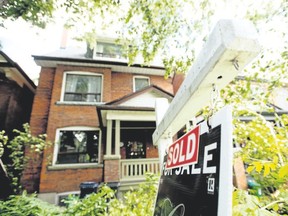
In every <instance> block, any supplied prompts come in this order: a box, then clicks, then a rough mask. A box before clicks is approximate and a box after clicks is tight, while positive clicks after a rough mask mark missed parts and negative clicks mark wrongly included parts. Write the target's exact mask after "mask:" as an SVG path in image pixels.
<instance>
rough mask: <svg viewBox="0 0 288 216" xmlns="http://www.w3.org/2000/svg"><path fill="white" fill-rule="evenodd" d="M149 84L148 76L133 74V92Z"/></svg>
mask: <svg viewBox="0 0 288 216" xmlns="http://www.w3.org/2000/svg"><path fill="white" fill-rule="evenodd" d="M149 85H150V79H149V77H144V76H135V77H134V82H133V89H134V92H135V91H138V90H141V89H143V88H145V87H147V86H149Z"/></svg>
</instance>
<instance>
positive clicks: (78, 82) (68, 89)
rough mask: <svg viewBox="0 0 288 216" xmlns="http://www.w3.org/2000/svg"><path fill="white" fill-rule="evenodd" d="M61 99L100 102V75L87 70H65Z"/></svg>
mask: <svg viewBox="0 0 288 216" xmlns="http://www.w3.org/2000/svg"><path fill="white" fill-rule="evenodd" d="M63 101H68V102H69V101H70V102H101V101H102V75H100V74H95V73H89V72H66V73H65V86H64V94H63Z"/></svg>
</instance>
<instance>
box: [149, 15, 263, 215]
mask: <svg viewBox="0 0 288 216" xmlns="http://www.w3.org/2000/svg"><path fill="white" fill-rule="evenodd" d="M259 52H260V45H259V43H258V40H257V33H256V30H255V28H254V26H253V25H252V23H251V22H248V21H243V20H220V21H219V22H218V23H217V24H216V26H215V28H214V29H213V31H212V33H211V35H210V37H209V38H208V41H207V43H206V44H205V46H204V47H203V49H202V51H201V53H200V54H199V56H198V58H197V59H196V61H195V63H194V65H193V66H192V68H191V69H190V71H189V72H188V74H187V76H186V78H185V80H184V82H183V83H182V85H181V87H180V89H179V91H178V92H177V94H176V96H175V98H174V99H173V101H172V102H171V104H170V106H169V107H168V109H167V111H166V112H165V115H164V116H163V110H162V111H159V110H160V108H159V107H158V108H157V107H156V116H158V117H156V119H157V128H156V130H155V132H154V134H153V143H154V145H158V148H159V157H160V161H161V162H163V159H164V155H165V151H169V152H167V156H166V157H167V158H166V160H165V164H164V166H162V168H163V169H164V170H165V169H166V165H167V162H169V163H170V164H169V165H168V166H171V167H170V168H169V169H168V171H167V170H166V172H168V174H169V175H168V176H170V174H171V175H176V174H177V172H176V171H177V170H178V172H180V171H179V170H181V169H182V170H183V169H186V171H185V172H186V174H188V172H189V174H188V175H190V174H191V172H200V171H199V169H198V171H196V169H192V168H193V167H194V166H195V164H197V163H199V161H195V158H193V159H192V156H191V155H192V153H193V154H194V152H193V151H194V150H195V146H193V144H191V143H190V144H191V145H190V146H189V142H192V143H197V141H195V140H197V139H196V138H193V137H190V138H189V137H185V138H183V140H182V141H181V140H180V141H179V143H174V144H172V142H171V140H172V138H171V137H172V136H174V135H175V134H176V133H177V132H178V131H179V130H180V129H181V128H182V127H183V126H184V125H185V124H186V123H187V122H188V121H189V120H191V119H192V118H193V117H194V116H195V115H196V113H197V112H199V111H200V109H201V108H203V107H205V106H206V105H208V103H209V101H210V94H211V92H212V89H213V86H214V85H216V86H217V87H218V89H221V88H223V87H225V86H226V85H227V84H228V83H229V82H231V81H232V80H233V79H234V78H235V77H236V76H237V74H238V72H239V71H240V70H242V69H243V68H244V67H245V66H246V65H247V64H248V63H250V62H251V60H252V59H253V58H255V56H257V55H258V54H259ZM158 104H161V106H163V103H158ZM167 106H168V105H167ZM165 109H166V108H165ZM226 112H227V110H226ZM159 113H161V114H159ZM225 115H227V114H224V116H225ZM230 115H231V113H230ZM162 116H163V118H162V120H161V122H160V123H159V120H160V119H161V117H162ZM220 116H221V115H220ZM228 116H229V114H228V115H227V116H226V117H227V119H228V120H229V121H231V122H232V120H231V119H232V118H230V117H228ZM226 117H223V116H222V117H220V119H222V120H223V119H224V122H226V121H227V120H225V118H226ZM215 118H216V119H219V117H214V119H215ZM212 119H213V118H212ZM216 122H217V123H215V122H214V123H212V124H214V125H212V130H213V127H214V126H215V127H216V126H217V125H219V124H220V125H221V123H219V122H218V120H217V121H216ZM231 122H230V123H229V124H230V125H231ZM229 124H228V125H229ZM223 125H226V123H225V124H223ZM223 127H224V128H223V129H221V132H220V133H219V134H218V135H219V139H220V140H218V141H217V142H216V144H213V143H212V146H210V144H209V143H208V144H209V146H208V147H207V149H206V147H203V146H199V149H202V150H201V151H204V152H202V153H203V154H204V156H203V155H202V156H201V155H199V158H200V157H202V160H204V162H202V163H203V164H204V167H202V171H203V169H205V170H206V171H207V170H210V171H211V170H212V171H213V172H212V174H214V171H216V170H217V172H218V173H215V175H217V176H218V177H219V176H220V174H219V171H220V170H223V167H224V169H226V170H225V171H226V174H227V175H226V177H227V178H226V180H227V181H225V180H224V181H223V178H222V182H218V183H217V185H218V186H219V188H220V190H219V191H218V192H217V194H216V195H217V209H218V210H217V211H216V212H213V214H212V215H221V216H222V215H229V214H231V196H232V153H229V151H228V153H227V154H226V156H225V157H226V159H224V160H225V161H226V162H227V164H228V165H227V166H226V165H225V164H223V163H224V162H223V157H221V160H222V161H219V167H220V168H216V165H215V169H214V168H211V167H209V166H208V165H207V166H205V163H206V164H208V163H209V162H211V161H213V155H211V154H210V153H209V152H210V151H213V149H215V148H217V143H219V145H220V144H221V148H219V151H220V152H221V154H223V153H224V150H223V149H226V150H229V148H232V135H229V134H230V132H231V131H230V132H229V129H227V128H229V126H228V127H227V128H226V126H223ZM202 128H203V126H202ZM226 129H227V134H226V132H225V130H226ZM218 132H219V131H218ZM193 133H194V132H192V135H191V136H194V135H195V134H196V133H195V134H194V135H193ZM203 133H204V132H203V129H201V134H203ZM218 135H217V136H218ZM187 136H189V135H187ZM195 136H196V135H195ZM205 136H206V135H205ZM226 136H227V137H228V138H229V139H230V142H228V141H227V142H226V141H225V143H223V142H222V141H223V139H224V137H226ZM227 137H226V138H227ZM181 142H182V145H181ZM184 142H186V147H185V148H186V150H185V151H190V152H184V150H183V148H184V144H183V143H184ZM201 142H202V141H201ZM201 142H200V145H201ZM209 142H210V141H209ZM187 143H188V144H187ZM198 144H199V143H198ZM169 145H171V147H170V148H169V150H168V148H167V147H168V146H169ZM203 145H206V144H205V143H204V144H203ZM213 145H216V147H215V146H213ZM181 146H182V149H181ZM193 149H194V150H193ZM192 150H193V151H192ZM222 151H223V152H222ZM169 153H170V156H169ZM205 155H206V159H205ZM194 156H195V155H193V157H194ZM222 156H223V155H222ZM190 157H191V158H190ZM215 157H216V156H215ZM199 158H197V159H199ZM182 159H183V160H182ZM187 159H189V160H190V164H188V163H187V164H186V162H183V161H188V160H187ZM205 160H206V162H205ZM161 165H163V164H161ZM187 166H190V167H189V168H187ZM213 166H214V165H213ZM213 166H212V167H213ZM217 166H218V165H217ZM184 167H186V168H184ZM191 167H192V168H191ZM194 168H195V167H194ZM206 168H207V169H206ZM169 170H170V171H169ZM183 173H184V172H183ZM163 174H165V173H163ZM166 174H167V173H166ZM194 174H195V173H194ZM204 174H205V173H204ZM228 176H230V177H228ZM170 177H171V176H170ZM206 177H207V176H206ZM172 179H174V178H172ZM213 179H214V180H215V179H216V178H214V177H213V176H212V177H211V178H208V179H207V182H209V187H208V188H207V191H208V194H209V193H213V194H214V186H215V182H214V180H213ZM219 179H220V181H221V176H220V177H219ZM194 180H195V179H194ZM194 180H193V181H194ZM161 181H164V180H163V179H162V180H161ZM168 181H169V179H168ZM195 181H198V180H195ZM216 181H218V180H216ZM223 182H224V183H225V184H229V182H230V186H229V185H227V188H228V189H229V191H227V190H226V189H227V188H226V189H224V188H225V187H224V186H223ZM176 184H180V185H179V187H178V188H181V182H178V183H176ZM191 184H195V183H194V182H191ZM221 185H222V186H221ZM186 186H187V185H186ZM186 186H185V185H184V187H186ZM160 187H161V182H160ZM163 187H164V188H163ZM160 189H161V194H158V198H159V196H160V197H162V198H163V197H165V195H163V191H166V190H168V188H165V184H164V186H163V185H162V187H161V188H159V190H160ZM207 191H206V192H205V193H207ZM192 192H193V190H192ZM159 193H160V191H159ZM184 193H185V192H184ZM170 195H171V194H170ZM172 196H173V195H172ZM200 196H201V195H200ZM224 197H226V198H224ZM186 199H188V198H187V197H186ZM193 199H194V200H195V197H194V198H193ZM223 199H224V202H228V203H227V205H225V206H224V202H222V201H221V200H223ZM157 200H158V199H157ZM162 201H163V200H162ZM174 201H175V200H174ZM163 202H167V203H166V204H167V205H168V207H169V206H170V207H173V208H172V210H171V211H175V212H176V211H178V213H177V214H175V215H190V214H191V211H190V210H191V209H193V208H191V209H190V210H189V211H186V213H185V205H184V204H183V203H181V202H176V203H177V205H176V206H174V204H173V203H172V202H171V200H170V198H169V197H168V201H167V200H164V201H163ZM186 205H187V204H186ZM191 205H193V203H191ZM196 205H199V203H198V204H196ZM218 205H219V206H218ZM170 207H169V208H170ZM159 208H161V207H159V206H157V205H156V208H155V213H154V215H162V213H163V212H162V210H159ZM177 208H179V210H177ZM186 208H187V206H186ZM159 211H160V212H161V214H158V213H159ZM165 211H166V210H164V213H163V214H164V215H166V213H167V215H171V216H172V215H174V213H175V212H174V213H173V212H170V213H169V214H168V212H165ZM188 212H189V214H188ZM210 213H211V212H210ZM193 215H194V214H193ZM195 215H197V214H195ZM210 215H211V214H210Z"/></svg>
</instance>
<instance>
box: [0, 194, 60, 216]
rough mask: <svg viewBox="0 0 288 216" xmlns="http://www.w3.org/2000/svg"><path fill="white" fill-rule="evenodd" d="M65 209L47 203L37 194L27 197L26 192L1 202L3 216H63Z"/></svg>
mask: <svg viewBox="0 0 288 216" xmlns="http://www.w3.org/2000/svg"><path fill="white" fill-rule="evenodd" d="M62 211H63V209H61V208H59V207H57V206H54V205H52V204H49V203H46V202H44V201H42V200H40V199H38V198H37V197H36V194H32V195H27V193H26V192H25V191H24V192H23V193H22V194H21V195H12V196H10V197H9V199H8V200H6V201H0V212H1V215H6V216H16V215H22V216H33V215H41V216H42V215H43V216H48V215H49V216H53V215H61V213H62Z"/></svg>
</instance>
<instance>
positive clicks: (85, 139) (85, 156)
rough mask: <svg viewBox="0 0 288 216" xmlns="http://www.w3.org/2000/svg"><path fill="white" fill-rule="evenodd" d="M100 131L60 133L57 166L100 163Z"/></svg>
mask: <svg viewBox="0 0 288 216" xmlns="http://www.w3.org/2000/svg"><path fill="white" fill-rule="evenodd" d="M98 146H99V132H98V131H65V130H61V131H60V137H59V149H58V157H57V164H68V163H96V162H98Z"/></svg>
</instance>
